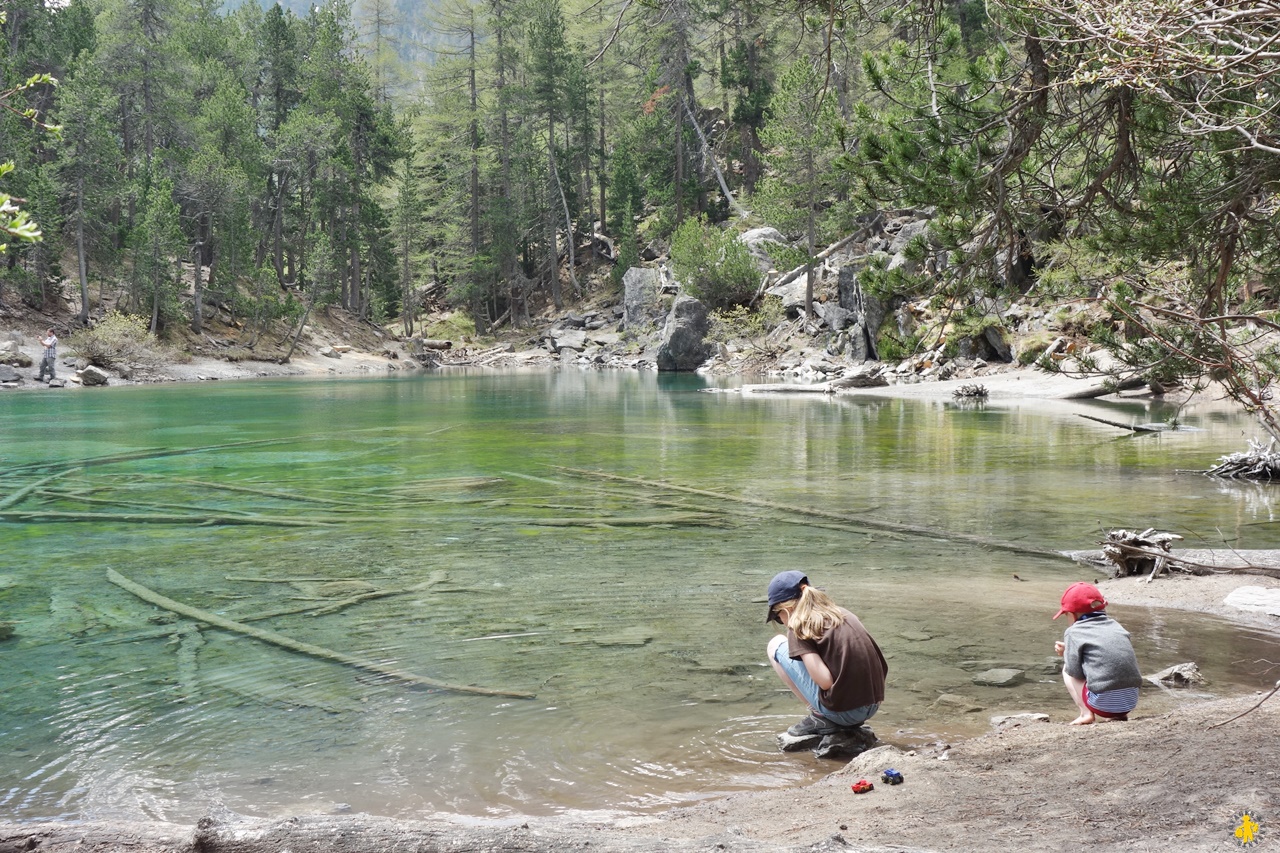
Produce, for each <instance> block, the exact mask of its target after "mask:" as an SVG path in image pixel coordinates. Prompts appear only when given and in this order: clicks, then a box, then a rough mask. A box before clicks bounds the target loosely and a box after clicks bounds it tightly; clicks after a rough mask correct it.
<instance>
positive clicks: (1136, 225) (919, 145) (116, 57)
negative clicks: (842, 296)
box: [0, 0, 1280, 434]
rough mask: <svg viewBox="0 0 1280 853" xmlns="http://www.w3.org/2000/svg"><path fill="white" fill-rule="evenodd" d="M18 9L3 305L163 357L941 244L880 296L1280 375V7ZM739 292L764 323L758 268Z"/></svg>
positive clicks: (584, 0) (966, 2) (1092, 1)
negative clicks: (743, 255)
mask: <svg viewBox="0 0 1280 853" xmlns="http://www.w3.org/2000/svg"><path fill="white" fill-rule="evenodd" d="M3 12H4V21H3V24H2V25H0V26H2V32H3V59H2V60H0V78H2V83H0V99H2V103H3V106H4V110H3V111H2V112H3V115H0V161H5V162H4V166H3V172H4V174H3V175H0V192H2V193H3V195H2V196H0V201H2V209H3V213H0V227H2V228H3V231H4V235H3V239H4V242H5V243H6V244H7V251H6V252H5V254H4V255H3V256H0V291H2V292H4V293H8V294H9V295H10V296H13V295H14V294H17V295H20V297H21V299H22V300H23V301H24V302H26V303H27V304H29V305H33V306H38V305H40V304H41V303H42V302H43V301H45V300H46V299H48V298H49V292H50V291H49V289H50V288H51V287H53V286H55V284H56V283H58V282H63V283H66V286H67V287H68V288H70V289H71V290H72V291H74V292H76V293H77V294H78V295H79V297H80V300H79V301H80V305H81V312H82V316H81V320H82V321H86V322H87V321H88V319H89V308H90V305H91V304H93V303H94V302H95V301H97V300H98V299H99V298H100V296H101V294H104V293H107V292H111V293H114V294H116V295H117V297H118V305H119V307H120V308H121V309H122V310H125V311H128V312H130V313H133V314H137V315H139V316H141V317H145V318H147V319H148V321H149V323H150V326H151V328H152V329H153V330H163V329H165V328H166V327H173V326H177V325H182V326H189V327H191V328H193V329H196V330H199V329H200V327H201V323H202V312H203V311H204V310H206V309H205V307H204V306H206V305H207V304H209V303H211V302H212V303H218V304H225V305H230V306H232V307H233V308H234V310H235V311H237V312H238V313H240V314H241V315H242V316H254V317H259V318H271V317H285V316H290V315H291V314H299V313H301V311H303V310H305V309H306V307H310V306H323V305H341V306H342V307H344V308H346V309H347V310H349V311H351V312H353V313H354V314H355V315H357V316H360V317H363V318H365V319H368V320H370V321H372V322H376V323H384V324H389V323H392V322H397V321H401V322H403V323H404V324H405V331H406V332H408V331H411V330H412V324H413V322H414V317H415V316H416V315H417V314H418V312H420V311H421V309H422V303H423V302H425V301H427V300H430V301H432V302H433V303H434V304H437V305H448V306H449V307H452V308H455V309H459V310H461V311H464V312H465V313H466V314H468V315H469V316H470V317H471V318H472V319H473V320H474V322H475V325H476V328H477V330H478V331H480V332H483V331H485V330H486V329H489V328H492V327H496V326H501V325H509V326H519V325H520V324H521V323H523V322H527V320H528V317H529V316H530V313H531V311H535V310H538V309H540V308H544V307H546V306H555V307H557V308H558V307H561V306H563V305H566V304H571V303H573V302H574V301H575V300H577V299H580V298H581V297H583V296H584V295H585V292H586V290H587V289H588V288H589V287H591V286H593V285H592V284H591V282H595V285H594V286H602V285H601V284H600V283H601V282H604V283H606V284H607V283H608V282H610V281H611V282H612V286H614V287H617V282H618V281H619V279H620V277H621V272H622V271H624V270H625V269H626V268H628V267H629V266H631V265H635V264H637V263H638V262H639V261H638V258H639V256H640V254H641V252H643V251H644V250H645V249H646V248H647V247H652V246H654V245H658V246H660V247H662V248H661V251H659V252H658V254H660V255H661V254H665V252H666V251H667V249H668V248H669V249H670V252H671V258H672V261H673V263H674V264H675V265H676V266H677V268H678V267H679V266H680V263H681V260H682V258H681V253H682V252H683V253H684V254H685V255H686V257H687V256H688V255H690V254H693V255H696V254H697V247H698V246H701V247H704V248H705V247H707V246H712V247H714V246H716V245H719V244H718V243H717V240H719V239H720V235H723V234H725V233H733V232H735V231H739V232H740V231H742V230H745V229H747V228H750V227H755V226H760V225H769V226H772V227H775V228H777V229H779V231H781V232H782V233H783V234H784V235H786V237H787V240H788V248H787V251H788V252H790V256H788V257H787V258H786V260H787V261H788V262H790V263H789V265H788V268H790V266H794V265H796V264H801V265H802V264H804V263H806V260H807V259H811V258H812V257H813V256H814V255H815V254H816V253H818V252H820V251H821V250H822V249H823V248H825V247H827V246H829V245H831V244H832V243H835V242H836V241H838V240H840V239H841V238H842V237H844V236H845V235H848V234H850V233H853V232H854V231H856V230H857V229H858V228H859V227H860V224H863V223H865V222H866V221H868V218H869V217H872V216H875V215H876V214H877V213H878V212H881V211H902V210H913V211H920V212H922V213H923V215H925V216H927V217H928V218H929V221H930V228H929V232H928V234H927V235H922V236H921V237H920V238H918V240H917V243H916V245H915V246H914V247H913V249H912V250H913V251H914V252H915V253H916V254H917V255H918V256H919V259H920V260H922V261H925V260H929V261H930V262H928V263H921V264H918V265H915V266H913V267H911V268H909V269H910V271H908V270H904V269H896V270H890V269H887V268H883V267H881V268H877V267H876V265H875V264H871V265H870V266H869V268H868V269H867V271H866V274H865V275H864V277H863V278H864V285H865V286H867V287H869V288H871V289H872V290H874V291H876V292H877V293H880V294H883V295H892V294H906V295H911V296H912V297H913V298H918V297H920V296H926V297H929V296H932V297H937V298H938V299H945V300H949V304H951V305H952V306H954V308H955V310H957V311H962V312H963V311H970V312H981V311H982V310H985V309H984V308H983V307H982V306H989V305H991V304H994V303H993V301H992V300H998V298H1000V297H1002V296H1009V295H1021V294H1026V293H1027V292H1028V291H1032V290H1034V291H1035V293H1036V295H1037V296H1040V297H1043V298H1048V299H1053V300H1058V301H1059V302H1060V303H1063V304H1066V303H1070V302H1072V301H1077V302H1079V301H1091V302H1092V303H1094V304H1097V305H1099V306H1101V307H1102V309H1103V310H1105V311H1106V312H1108V313H1109V315H1110V316H1111V318H1112V319H1113V320H1115V321H1116V322H1115V323H1113V324H1110V325H1101V324H1100V325H1099V326H1098V327H1097V331H1096V336H1098V337H1099V338H1107V337H1108V336H1111V337H1113V338H1114V337H1115V336H1116V335H1117V334H1119V335H1120V336H1121V337H1122V338H1123V340H1107V341H1104V343H1108V344H1111V345H1116V346H1121V345H1123V346H1124V347H1126V348H1127V350H1128V354H1129V357H1130V358H1131V359H1134V360H1145V364H1146V366H1147V368H1148V369H1150V370H1151V371H1152V372H1153V373H1157V374H1158V373H1162V372H1163V373H1164V374H1168V375H1183V374H1188V373H1196V372H1201V373H1203V372H1206V371H1207V372H1211V373H1212V372H1214V371H1217V372H1219V373H1224V372H1225V373H1230V374H1232V375H1237V376H1238V378H1239V380H1240V382H1241V383H1242V386H1241V393H1242V394H1244V399H1246V400H1249V399H1251V398H1250V397H1249V394H1253V395H1254V397H1256V399H1255V400H1254V402H1256V403H1257V404H1259V405H1262V404H1264V403H1265V402H1266V400H1267V395H1268V394H1269V391H1268V390H1267V385H1268V384H1269V379H1268V377H1270V376H1274V374H1275V365H1276V363H1277V359H1276V358H1275V354H1274V350H1273V349H1271V348H1268V347H1266V346H1260V345H1259V344H1258V343H1257V341H1258V338H1257V337H1256V336H1251V335H1252V334H1253V333H1255V332H1259V331H1261V332H1268V331H1274V330H1275V329H1277V328H1278V327H1277V326H1276V325H1275V324H1276V321H1277V319H1280V318H1278V317H1277V315H1276V313H1275V307H1276V304H1277V296H1278V294H1277V291H1276V284H1277V276H1276V273H1277V269H1278V264H1277V261H1278V254H1280V239H1277V237H1278V236H1280V235H1278V234H1277V221H1278V219H1277V216H1276V213H1277V195H1276V189H1277V180H1278V178H1280V121H1278V115H1277V110H1278V107H1277V101H1280V82H1278V81H1280V75H1277V74H1276V71H1277V68H1278V61H1280V4H1277V3H1276V2H1275V0H985V2H980V1H979V0H905V2H880V0H835V2H832V3H819V4H815V3H809V2H807V0H779V2H769V0H740V2H734V3H728V2H723V0H431V2H415V0H356V2H354V3H350V2H348V0H325V2H323V3H319V4H317V5H313V6H309V7H304V6H303V5H302V4H300V3H296V2H295V3H291V4H290V5H289V6H281V5H278V4H277V5H272V6H269V7H266V8H264V7H263V6H261V5H258V4H256V3H254V2H246V3H243V4H241V5H238V6H234V7H233V6H231V5H224V4H221V3H219V2H217V0H4V3H3ZM704 254H706V253H705V252H704ZM712 254H715V253H714V252H713V253H712ZM721 255H722V256H723V255H724V253H723V252H722V253H721ZM931 259H938V261H937V262H934V261H933V260H931ZM715 260H716V259H715V258H712V259H711V261H712V262H713V265H714V262H715ZM721 260H725V258H724V257H721ZM688 265H689V263H688V262H687V261H686V267H687V266H688ZM603 270H611V271H612V273H613V274H612V275H610V276H606V275H603V274H602V271H603ZM677 271H678V270H677ZM593 272H594V273H595V275H594V276H593V275H591V273H593ZM193 281H194V298H191V296H190V293H191V288H192V282H193ZM701 289H702V294H701V295H703V296H704V298H705V299H706V300H707V301H709V302H710V303H712V304H713V306H714V307H719V308H726V307H732V306H734V305H742V304H748V303H750V302H751V301H752V299H753V297H754V296H755V295H756V294H755V280H754V279H753V277H752V275H751V274H748V275H739V274H737V273H736V272H735V271H733V270H729V271H727V272H724V273H723V274H721V275H718V276H717V275H711V276H709V277H707V278H705V280H703V282H702V284H701ZM184 294H186V295H185V296H184ZM1242 322H1243V325H1241V323H1242ZM1117 328H1119V329H1120V330H1121V332H1119V333H1117V332H1116V329H1117ZM1241 329H1246V330H1249V331H1248V332H1242V331H1241ZM1271 426H1272V427H1274V426H1275V425H1274V424H1272V425H1271ZM1274 433H1275V431H1274V429H1273V434H1274Z"/></svg>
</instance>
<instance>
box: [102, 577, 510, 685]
mask: <svg viewBox="0 0 1280 853" xmlns="http://www.w3.org/2000/svg"><path fill="white" fill-rule="evenodd" d="M107 580H109V581H111V582H112V583H113V584H115V585H116V586H118V587H120V588H121V589H124V590H128V591H129V592H131V593H133V594H134V595H136V596H137V597H138V598H141V599H142V600H143V601H146V602H148V603H150V604H154V605H155V606H157V607H162V608H164V609H165V610H170V611H172V612H174V613H177V614H179V615H182V616H186V617H187V618H188V619H194V620H196V621H197V622H204V623H205V624H208V625H212V626H214V627H215V628H221V629H222V630H224V631H232V632H234V633H237V634H243V635H244V636H246V637H252V638H253V639H255V640H259V641H261V642H264V643H269V644H271V645H273V646H279V647H280V648H282V649H287V650H289V651H291V652H297V653H298V654H303V655H308V656H310V657H314V658H320V659H321V660H329V661H335V662H337V663H341V664H345V665H346V666H350V667H354V668H356V669H361V670H364V671H366V672H372V673H375V674H377V675H383V676H386V677H387V678H393V679H395V680H397V681H403V682H405V683H407V684H417V685H421V686H423V687H431V688H434V689H436V690H448V691H452V692H454V693H475V694H478V695H481V696H509V697H512V698H515V699H532V698H533V694H532V693H518V692H513V691H508V690H490V689H488V688H486V687H472V686H470V685H465V684H450V683H448V682H444V681H437V680H436V679H434V678H427V677H426V676H423V675H417V674H415V673H412V672H406V671H404V670H401V669H396V668H394V667H390V666H387V665H385V664H380V663H378V662H377V661H371V660H366V659H364V658H359V657H355V656H353V655H348V654H344V653H343V652H336V651H333V650H332V649H326V648H324V647H322V646H315V645H312V644H310V643H302V642H298V641H297V640H294V639H291V638H289V637H286V636H284V635H283V634H277V633H276V632H275V631H266V630H263V629H261V628H255V627H253V626H252V625H245V624H244V623H242V622H233V621H231V620H230V619H226V618H224V617H222V616H219V615H218V614H216V613H210V612H209V611H207V610H201V609H199V608H197V607H192V606H190V605H187V604H183V603H181V602H179V601H174V600H173V599H172V598H166V597H165V596H163V595H161V594H159V593H158V592H154V591H153V590H150V589H148V588H147V587H145V586H143V585H142V584H138V583H134V582H133V581H131V580H129V579H128V578H126V577H124V576H123V575H121V574H120V573H119V572H117V571H115V570H114V569H107Z"/></svg>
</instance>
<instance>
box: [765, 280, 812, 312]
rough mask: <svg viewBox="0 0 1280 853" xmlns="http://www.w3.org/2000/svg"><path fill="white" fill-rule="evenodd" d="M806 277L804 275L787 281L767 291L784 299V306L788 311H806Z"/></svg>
mask: <svg viewBox="0 0 1280 853" xmlns="http://www.w3.org/2000/svg"><path fill="white" fill-rule="evenodd" d="M804 291H805V277H804V276H803V275H801V276H798V277H796V278H795V279H793V280H791V281H789V282H787V283H786V284H779V285H774V286H773V287H770V288H769V289H768V290H766V291H765V293H767V294H769V295H770V296H776V297H778V298H779V299H781V300H782V307H783V309H784V310H786V311H787V312H788V313H791V312H796V311H800V312H803V311H804Z"/></svg>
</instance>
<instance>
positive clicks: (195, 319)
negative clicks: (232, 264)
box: [191, 226, 204, 335]
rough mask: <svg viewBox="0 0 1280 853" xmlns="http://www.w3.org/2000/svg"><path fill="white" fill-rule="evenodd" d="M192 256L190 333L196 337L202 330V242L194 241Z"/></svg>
mask: <svg viewBox="0 0 1280 853" xmlns="http://www.w3.org/2000/svg"><path fill="white" fill-rule="evenodd" d="M197 227H198V226H197ZM192 254H193V255H195V285H194V290H195V299H194V300H192V305H191V331H193V332H195V333H196V334H197V335H198V334H200V333H201V332H202V331H203V330H204V287H203V284H204V282H203V281H202V279H203V278H204V275H203V272H204V241H202V240H197V241H196V245H195V247H194V249H193V250H192Z"/></svg>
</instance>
